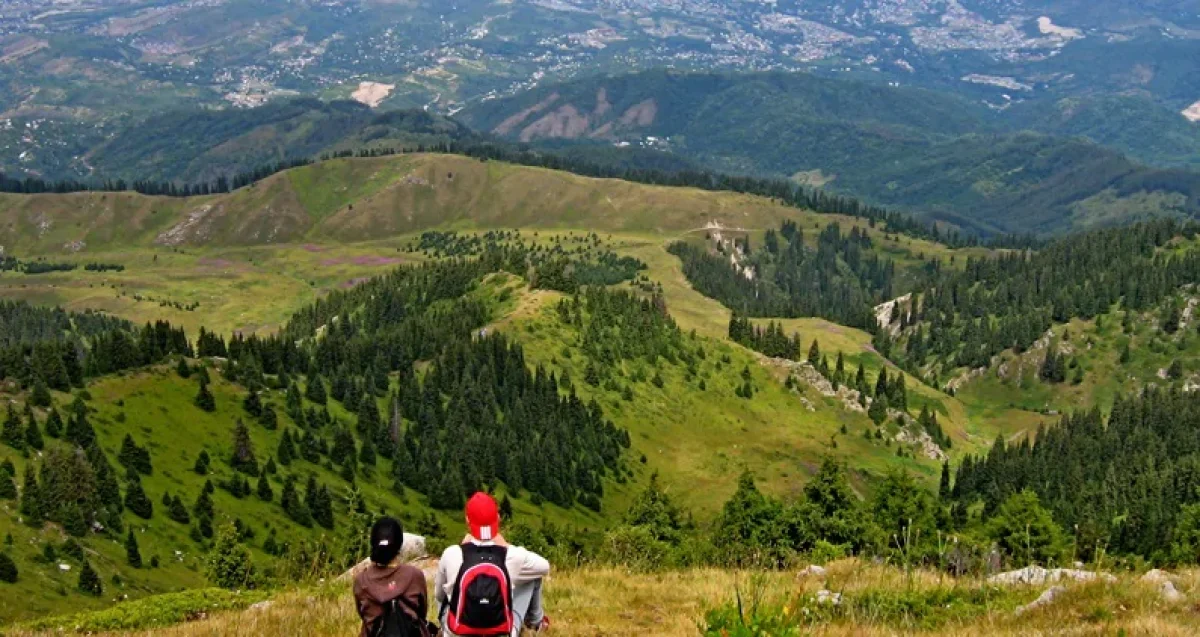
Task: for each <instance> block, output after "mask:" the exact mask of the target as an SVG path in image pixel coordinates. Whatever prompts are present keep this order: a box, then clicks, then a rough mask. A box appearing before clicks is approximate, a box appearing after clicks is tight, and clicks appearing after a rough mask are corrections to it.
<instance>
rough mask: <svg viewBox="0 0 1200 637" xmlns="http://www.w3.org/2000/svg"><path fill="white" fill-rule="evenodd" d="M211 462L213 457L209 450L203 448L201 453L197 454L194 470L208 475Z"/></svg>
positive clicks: (199, 473)
mask: <svg viewBox="0 0 1200 637" xmlns="http://www.w3.org/2000/svg"><path fill="white" fill-rule="evenodd" d="M211 464H212V458H211V457H209V455H208V452H207V451H205V450H204V449H201V450H200V455H198V456H196V464H195V465H193V466H192V471H195V472H196V475H201V476H206V475H208V470H209V466H210V465H211Z"/></svg>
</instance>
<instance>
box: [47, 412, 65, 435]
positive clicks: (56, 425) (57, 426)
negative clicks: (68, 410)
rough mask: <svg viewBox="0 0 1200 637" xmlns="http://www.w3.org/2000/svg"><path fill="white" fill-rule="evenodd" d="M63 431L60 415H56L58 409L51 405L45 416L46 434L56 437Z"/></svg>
mask: <svg viewBox="0 0 1200 637" xmlns="http://www.w3.org/2000/svg"><path fill="white" fill-rule="evenodd" d="M62 433H63V422H62V416H59V415H58V410H57V409H55V408H53V407H51V408H50V413H49V414H48V415H47V416H46V435H47V436H50V437H51V438H58V437H60V436H62Z"/></svg>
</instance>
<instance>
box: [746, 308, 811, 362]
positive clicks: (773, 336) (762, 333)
mask: <svg viewBox="0 0 1200 637" xmlns="http://www.w3.org/2000/svg"><path fill="white" fill-rule="evenodd" d="M729 340H731V341H733V342H735V343H737V344H739V345H744V346H745V347H749V348H750V349H752V350H754V351H756V352H762V353H763V354H766V355H767V356H772V357H775V358H786V359H788V360H793V361H798V360H803V358H804V344H803V343H801V342H800V334H799V333H793V334H792V335H791V336H788V335H787V334H785V333H784V332H783V325H782V324H781V323H777V322H775V321H771V322H770V323H768V324H767V326H766V327H755V325H754V323H753V322H752V321H751V320H750V319H748V318H746V317H744V316H741V315H739V314H737V313H736V312H735V313H734V315H733V317H732V318H730V319H729Z"/></svg>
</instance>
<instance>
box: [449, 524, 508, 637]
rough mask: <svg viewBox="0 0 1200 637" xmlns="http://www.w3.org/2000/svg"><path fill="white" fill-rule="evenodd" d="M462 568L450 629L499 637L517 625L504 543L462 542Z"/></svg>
mask: <svg viewBox="0 0 1200 637" xmlns="http://www.w3.org/2000/svg"><path fill="white" fill-rule="evenodd" d="M461 548H462V554H463V562H462V568H460V569H458V577H457V578H456V579H455V580H454V589H453V591H452V592H451V594H450V602H449V608H448V609H447V613H446V628H448V629H449V630H450V632H452V633H454V634H455V635H464V636H467V635H477V636H481V637H483V636H486V637H499V636H501V635H508V634H510V633H511V632H512V628H513V615H512V579H511V578H509V576H508V568H506V567H505V566H504V559H505V558H506V557H507V556H508V549H506V548H504V547H503V546H478V545H475V544H463V545H462V547H461Z"/></svg>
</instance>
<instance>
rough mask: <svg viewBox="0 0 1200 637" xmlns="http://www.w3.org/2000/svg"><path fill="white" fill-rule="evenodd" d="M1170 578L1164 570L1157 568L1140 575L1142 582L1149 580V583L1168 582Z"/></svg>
mask: <svg viewBox="0 0 1200 637" xmlns="http://www.w3.org/2000/svg"><path fill="white" fill-rule="evenodd" d="M1170 580H1171V576H1170V575H1168V574H1167V572H1166V571H1162V570H1159V569H1157V568H1155V569H1151V570H1149V571H1146V574H1145V575H1143V576H1142V581H1143V582H1150V583H1151V584H1157V583H1159V582H1169V581H1170Z"/></svg>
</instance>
